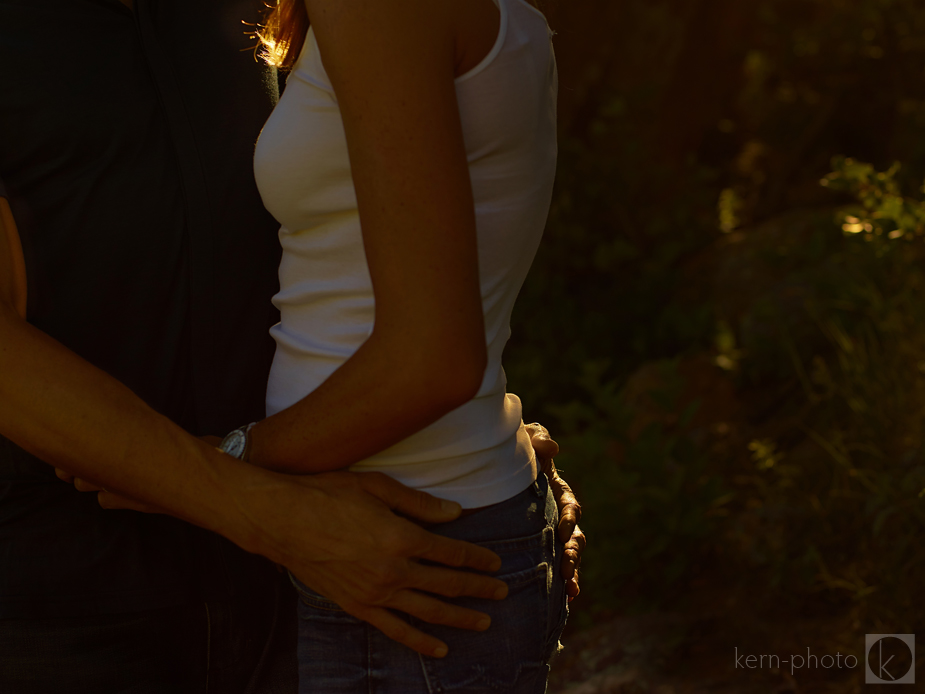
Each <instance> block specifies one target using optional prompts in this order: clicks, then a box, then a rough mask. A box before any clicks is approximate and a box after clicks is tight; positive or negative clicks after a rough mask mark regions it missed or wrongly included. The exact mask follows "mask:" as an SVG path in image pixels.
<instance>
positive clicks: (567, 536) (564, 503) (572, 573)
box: [526, 422, 586, 602]
mask: <svg viewBox="0 0 925 694" xmlns="http://www.w3.org/2000/svg"><path fill="white" fill-rule="evenodd" d="M526 428H527V433H528V434H530V440H531V442H532V443H533V450H534V451H536V457H537V460H538V461H539V463H540V467H541V468H542V470H543V472H545V473H546V477H547V478H548V479H549V485H550V487H551V488H552V492H553V495H554V496H555V497H556V503H557V504H558V506H559V540H560V541H561V542H564V543H565V552H564V553H563V555H562V576H563V577H564V578H565V579H566V580H567V581H568V585H567V586H566V592H567V593H568V596H569V602H571V601H572V600H573V599H575V598H576V597H577V596H578V593H580V592H581V589H580V588H579V587H578V569H579V568H580V567H581V553H582V552H583V551H584V549H585V544H586V539H585V534H584V533H583V532H581V529H580V528H579V527H578V522H579V521H580V520H581V504H579V503H578V499H576V498H575V493H574V492H573V491H572V488H571V487H570V486H569V485H568V483H567V482H566V481H565V480H564V479H562V478H561V477H559V473H558V471H557V470H556V465H555V463H554V462H553V458H554V457H555V456H556V455H557V454H558V453H559V444H557V443H556V442H555V441H553V440H552V439H551V438H550V437H549V432H548V431H547V430H546V427H544V426H543V425H542V424H537V423H535V422H534V423H533V424H527V425H526Z"/></svg>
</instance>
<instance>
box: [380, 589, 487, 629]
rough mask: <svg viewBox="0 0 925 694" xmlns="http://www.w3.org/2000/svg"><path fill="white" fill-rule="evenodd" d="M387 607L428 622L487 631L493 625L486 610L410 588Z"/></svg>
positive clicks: (398, 595)
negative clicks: (464, 605)
mask: <svg viewBox="0 0 925 694" xmlns="http://www.w3.org/2000/svg"><path fill="white" fill-rule="evenodd" d="M387 607H389V608H391V609H393V610H401V611H402V612H406V613H407V614H410V615H412V616H414V617H417V618H418V619H420V620H422V621H424V622H427V623H428V624H442V625H445V626H451V627H455V628H457V629H469V630H470V631H485V630H486V629H487V628H488V627H490V626H491V617H489V616H488V615H487V614H485V613H484V612H478V611H477V610H470V609H468V608H466V607H460V606H458V605H452V604H450V603H446V602H443V601H442V600H437V599H436V598H432V597H431V596H429V595H425V594H423V593H417V592H414V591H410V590H403V591H402V592H400V593H397V594H396V595H395V597H394V598H393V599H392V600H390V601H389V602H388V604H387Z"/></svg>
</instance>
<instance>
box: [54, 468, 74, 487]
mask: <svg viewBox="0 0 925 694" xmlns="http://www.w3.org/2000/svg"><path fill="white" fill-rule="evenodd" d="M55 475H56V476H57V477H58V479H59V480H62V481H64V482H67V483H69V484H72V483H73V482H74V475H72V474H71V473H69V472H65V471H64V470H62V469H61V468H59V467H56V468H55Z"/></svg>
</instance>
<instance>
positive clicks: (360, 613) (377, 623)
mask: <svg viewBox="0 0 925 694" xmlns="http://www.w3.org/2000/svg"><path fill="white" fill-rule="evenodd" d="M344 609H345V610H346V611H347V612H349V613H350V614H352V615H353V616H354V617H356V618H357V619H362V620H363V621H364V622H369V623H370V624H372V625H373V626H374V627H376V628H377V629H378V630H379V631H381V632H382V633H383V634H385V635H386V636H387V637H389V638H390V639H392V640H393V641H398V642H399V643H402V644H404V645H406V646H407V647H408V648H410V649H411V650H413V651H416V652H418V653H420V654H422V655H428V656H431V657H434V658H443V657H444V656H445V655H446V654H447V653H448V652H449V648H447V645H446V644H445V643H443V641H441V640H440V639H437V638H434V637H433V636H428V635H427V634H425V633H424V632H423V631H420V630H419V629H415V628H414V627H413V626H411V625H410V624H408V623H407V622H406V621H404V620H403V619H401V618H400V617H397V616H395V615H394V614H392V613H391V612H389V611H388V610H386V609H383V608H381V607H368V608H362V609H358V610H356V611H352V610H349V609H347V608H346V607H345V608H344Z"/></svg>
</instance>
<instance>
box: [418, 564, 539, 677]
mask: <svg viewBox="0 0 925 694" xmlns="http://www.w3.org/2000/svg"><path fill="white" fill-rule="evenodd" d="M549 572H550V566H549V564H548V563H546V562H543V563H540V564H534V565H533V566H531V567H530V568H528V569H522V570H520V571H516V572H514V573H510V574H503V575H499V576H498V578H500V579H501V580H503V581H505V582H506V583H507V584H508V596H507V598H505V599H504V600H500V601H490V600H478V601H474V600H462V601H458V600H454V602H457V603H458V604H463V605H465V606H466V607H471V608H473V609H477V610H480V611H482V612H487V613H488V614H489V615H490V616H491V620H492V623H491V627H490V628H489V629H488V631H484V632H469V631H462V630H451V629H448V628H446V627H437V628H434V627H431V628H430V629H428V631H429V632H430V633H433V634H434V635H435V636H438V637H439V638H441V639H443V640H444V641H446V643H447V644H448V645H449V647H450V653H449V655H448V656H447V657H445V658H439V659H438V658H427V657H421V664H422V667H423V669H424V675H425V677H426V679H427V682H428V686H429V690H430V691H432V692H467V693H470V694H477V693H479V692H485V693H486V694H487V693H488V692H506V693H508V694H534V693H535V692H537V691H540V692H542V691H544V688H545V682H546V676H547V674H548V671H549V668H548V666H547V665H546V663H545V662H544V659H543V654H544V651H545V647H546V630H547V623H548V617H549V603H548V599H549V594H548V591H547V586H548V582H549Z"/></svg>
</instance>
